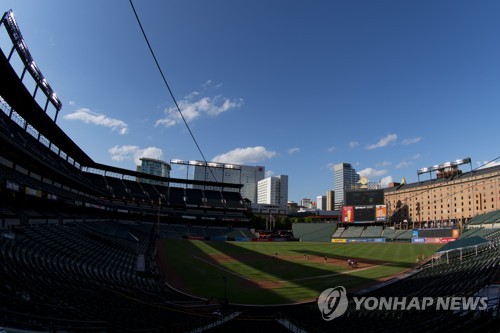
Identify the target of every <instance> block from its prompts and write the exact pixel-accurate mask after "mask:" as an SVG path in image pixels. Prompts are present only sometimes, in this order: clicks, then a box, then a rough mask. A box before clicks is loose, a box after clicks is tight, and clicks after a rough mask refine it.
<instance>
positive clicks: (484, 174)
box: [384, 166, 500, 228]
mask: <svg viewBox="0 0 500 333" xmlns="http://www.w3.org/2000/svg"><path fill="white" fill-rule="evenodd" d="M384 198H385V203H386V205H387V210H388V216H389V221H390V223H391V224H396V225H398V224H399V225H400V226H401V227H402V228H414V227H417V226H421V227H439V226H462V224H463V223H465V222H467V221H468V220H470V219H471V218H473V217H475V216H477V215H480V214H485V213H488V212H491V211H494V210H498V209H500V166H493V167H489V168H482V169H477V170H473V171H469V172H464V173H461V174H459V175H456V174H454V175H451V176H449V177H439V176H438V177H437V178H434V179H432V178H431V179H429V180H425V181H418V182H415V183H411V184H405V183H404V182H403V183H402V184H398V183H392V184H391V185H390V186H389V187H388V188H386V189H384ZM405 225H406V226H405Z"/></svg>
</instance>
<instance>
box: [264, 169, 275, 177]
mask: <svg viewBox="0 0 500 333" xmlns="http://www.w3.org/2000/svg"><path fill="white" fill-rule="evenodd" d="M273 175H274V171H273V170H267V171H266V178H267V177H272V176H273Z"/></svg>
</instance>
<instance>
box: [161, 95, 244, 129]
mask: <svg viewBox="0 0 500 333" xmlns="http://www.w3.org/2000/svg"><path fill="white" fill-rule="evenodd" d="M198 95H199V94H198V93H197V92H193V93H191V94H189V95H188V96H186V97H185V98H184V99H182V100H180V101H179V102H178V103H177V104H178V105H179V108H180V109H181V112H182V116H183V117H184V119H185V120H186V121H187V122H191V121H193V120H195V119H197V118H199V117H202V116H213V117H215V116H218V115H219V114H221V113H224V112H227V111H229V110H232V109H235V108H239V107H241V105H243V99H241V98H239V99H234V100H230V99H228V98H226V97H223V96H220V95H219V96H215V97H202V98H199V99H197V100H195V98H197V97H198ZM164 112H165V117H163V118H161V119H158V120H157V121H156V123H155V126H159V125H163V126H165V127H170V126H174V125H176V124H178V123H181V122H182V117H181V115H180V114H179V111H178V110H177V107H175V106H172V107H170V108H167V109H165V111H164Z"/></svg>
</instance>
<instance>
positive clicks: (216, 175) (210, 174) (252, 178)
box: [188, 161, 265, 203]
mask: <svg viewBox="0 0 500 333" xmlns="http://www.w3.org/2000/svg"><path fill="white" fill-rule="evenodd" d="M188 163H189V165H194V175H193V179H194V180H203V181H212V182H220V183H231V184H241V185H243V187H242V188H241V190H240V193H241V197H242V198H243V199H248V200H250V201H251V202H252V203H257V183H258V182H259V181H260V180H262V179H264V175H265V168H264V167H263V166H248V165H237V164H225V163H217V162H207V163H205V162H200V161H189V162H188ZM204 188H205V189H209V188H208V187H206V186H205V187H204ZM219 190H220V189H219ZM224 190H226V191H238V189H224Z"/></svg>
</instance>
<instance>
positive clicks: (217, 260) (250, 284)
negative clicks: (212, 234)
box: [158, 239, 442, 305]
mask: <svg viewBox="0 0 500 333" xmlns="http://www.w3.org/2000/svg"><path fill="white" fill-rule="evenodd" d="M160 242H161V244H160V246H159V247H158V248H159V253H158V255H159V262H160V264H159V269H160V272H161V274H162V275H163V276H164V278H165V279H166V280H167V282H168V283H169V284H170V285H171V286H172V287H174V288H176V289H178V290H179V291H182V292H184V293H187V294H190V295H193V296H197V297H200V298H204V299H212V300H214V301H220V300H224V299H227V300H228V301H229V302H230V303H233V304H261V305H271V304H290V303H297V302H307V301H311V300H314V299H315V298H316V297H318V296H319V294H320V293H321V292H322V291H323V290H324V289H326V288H331V287H335V286H339V285H340V286H344V287H345V288H346V289H347V291H348V292H352V291H355V290H356V289H363V288H366V287H368V286H370V285H372V284H374V283H377V282H380V281H384V280H386V279H388V278H390V277H392V276H394V275H397V274H400V273H402V272H404V271H406V270H408V269H411V268H412V267H414V266H415V265H416V264H417V257H418V260H419V261H421V260H423V258H428V257H429V256H431V255H432V253H433V252H435V251H436V250H437V249H438V248H439V247H441V246H442V245H439V244H410V243H343V244H335V243H316V242H311V243H309V242H213V241H198V240H179V239H162V240H160ZM349 259H351V260H353V261H356V262H357V265H356V267H353V266H350V265H348V260H349Z"/></svg>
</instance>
